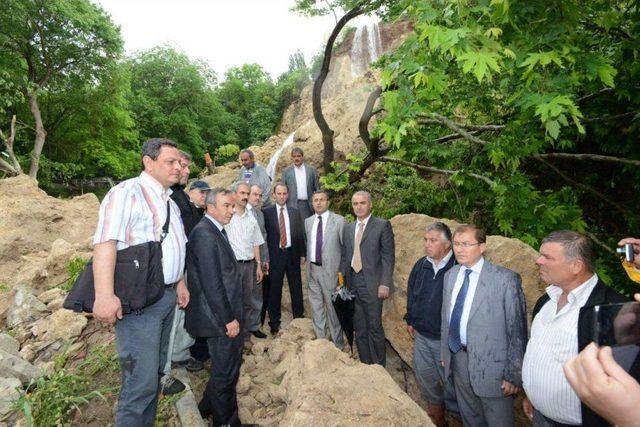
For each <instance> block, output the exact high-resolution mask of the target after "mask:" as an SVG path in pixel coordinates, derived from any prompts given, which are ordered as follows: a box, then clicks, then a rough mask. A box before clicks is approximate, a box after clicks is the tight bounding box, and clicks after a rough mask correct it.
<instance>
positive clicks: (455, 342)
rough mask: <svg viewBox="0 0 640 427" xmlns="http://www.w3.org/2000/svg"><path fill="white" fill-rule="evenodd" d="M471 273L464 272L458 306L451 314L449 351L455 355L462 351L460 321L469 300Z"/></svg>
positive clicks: (468, 271)
mask: <svg viewBox="0 0 640 427" xmlns="http://www.w3.org/2000/svg"><path fill="white" fill-rule="evenodd" d="M471 271H472V270H470V269H466V270H465V272H464V280H463V281H462V287H461V288H460V292H458V297H457V298H456V304H455V305H454V306H453V311H452V312H451V321H450V322H449V349H451V352H452V353H454V354H455V353H457V352H459V351H460V350H462V339H461V338H460V320H461V319H462V310H463V309H464V300H465V298H467V291H468V290H469V275H471Z"/></svg>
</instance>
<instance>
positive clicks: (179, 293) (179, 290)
mask: <svg viewBox="0 0 640 427" xmlns="http://www.w3.org/2000/svg"><path fill="white" fill-rule="evenodd" d="M190 298H191V296H190V295H189V289H187V285H186V284H185V283H184V279H180V281H179V282H178V286H176V304H178V306H179V307H180V308H185V307H186V306H187V305H188V304H189V299H190Z"/></svg>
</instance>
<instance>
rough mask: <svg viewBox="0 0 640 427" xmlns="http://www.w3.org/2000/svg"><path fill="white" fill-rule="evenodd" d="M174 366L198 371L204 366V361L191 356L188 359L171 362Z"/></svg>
mask: <svg viewBox="0 0 640 427" xmlns="http://www.w3.org/2000/svg"><path fill="white" fill-rule="evenodd" d="M171 367H172V368H185V369H186V370H187V371H189V372H198V371H201V370H202V369H203V368H204V363H202V362H201V361H199V360H198V359H194V358H193V357H190V358H189V359H187V360H181V361H179V362H171Z"/></svg>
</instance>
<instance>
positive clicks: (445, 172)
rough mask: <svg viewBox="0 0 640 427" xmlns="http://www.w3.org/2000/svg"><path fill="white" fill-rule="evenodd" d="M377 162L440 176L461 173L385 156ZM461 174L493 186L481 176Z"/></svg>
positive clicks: (467, 173)
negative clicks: (395, 164) (394, 164)
mask: <svg viewBox="0 0 640 427" xmlns="http://www.w3.org/2000/svg"><path fill="white" fill-rule="evenodd" d="M378 160H379V161H381V162H388V163H397V164H399V165H403V166H408V167H410V168H414V169H417V170H420V171H424V172H429V173H435V174H441V175H453V174H455V173H459V172H461V171H455V170H449V169H438V168H434V167H431V166H423V165H419V164H416V163H411V162H407V161H405V160H400V159H394V158H392V157H386V156H383V157H380V158H379V159H378ZM461 173H463V174H464V175H467V176H470V177H471V178H475V179H477V180H480V181H483V182H484V183H486V184H487V185H489V186H490V187H492V186H493V185H494V184H495V183H494V182H493V181H492V180H491V179H489V178H487V177H486V176H483V175H478V174H475V173H470V172H461Z"/></svg>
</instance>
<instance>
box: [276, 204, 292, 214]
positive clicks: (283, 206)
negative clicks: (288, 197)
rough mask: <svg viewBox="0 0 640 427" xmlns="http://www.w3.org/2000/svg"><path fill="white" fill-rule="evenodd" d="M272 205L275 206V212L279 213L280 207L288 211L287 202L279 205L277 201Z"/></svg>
mask: <svg viewBox="0 0 640 427" xmlns="http://www.w3.org/2000/svg"><path fill="white" fill-rule="evenodd" d="M274 206H275V207H276V212H277V213H280V209H282V208H284V211H285V212H287V213H289V211H288V210H287V204H286V203H285V204H284V205H282V206H280V205H279V204H277V203H274Z"/></svg>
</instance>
